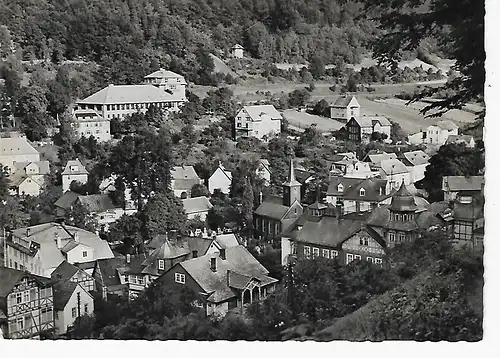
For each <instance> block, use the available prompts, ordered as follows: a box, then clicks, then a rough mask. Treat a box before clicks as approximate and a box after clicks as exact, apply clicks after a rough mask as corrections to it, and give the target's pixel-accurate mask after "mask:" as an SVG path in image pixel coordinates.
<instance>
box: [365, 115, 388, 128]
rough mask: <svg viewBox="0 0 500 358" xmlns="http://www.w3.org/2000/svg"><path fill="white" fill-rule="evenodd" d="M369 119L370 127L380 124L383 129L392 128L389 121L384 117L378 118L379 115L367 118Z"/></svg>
mask: <svg viewBox="0 0 500 358" xmlns="http://www.w3.org/2000/svg"><path fill="white" fill-rule="evenodd" d="M368 118H370V119H371V121H372V125H373V126H374V125H375V124H376V123H377V122H379V123H380V125H381V126H383V127H386V126H392V123H391V121H389V120H388V119H387V117H384V116H379V115H375V116H370V117H368Z"/></svg>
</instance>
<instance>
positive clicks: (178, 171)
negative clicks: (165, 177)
mask: <svg viewBox="0 0 500 358" xmlns="http://www.w3.org/2000/svg"><path fill="white" fill-rule="evenodd" d="M170 175H171V176H172V179H174V180H179V179H196V180H200V177H199V176H198V174H196V170H194V167H193V166H192V165H185V166H180V167H173V168H172V170H171V171H170Z"/></svg>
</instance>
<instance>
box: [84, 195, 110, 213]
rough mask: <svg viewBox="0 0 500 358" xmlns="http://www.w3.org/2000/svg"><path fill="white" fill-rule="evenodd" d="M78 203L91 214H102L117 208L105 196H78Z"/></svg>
mask: <svg viewBox="0 0 500 358" xmlns="http://www.w3.org/2000/svg"><path fill="white" fill-rule="evenodd" d="M78 201H79V202H80V203H82V204H83V205H84V206H86V207H87V209H88V210H89V211H90V212H91V213H102V212H104V211H107V210H113V209H116V208H117V206H116V205H115V204H114V203H113V201H112V200H111V198H110V197H109V196H108V195H106V194H92V195H80V196H78Z"/></svg>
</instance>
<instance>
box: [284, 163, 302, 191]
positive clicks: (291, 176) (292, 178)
mask: <svg viewBox="0 0 500 358" xmlns="http://www.w3.org/2000/svg"><path fill="white" fill-rule="evenodd" d="M283 185H286V186H299V185H301V184H300V183H299V182H298V181H297V179H295V169H294V168H293V159H290V167H289V170H288V180H287V181H286V182H284V183H283Z"/></svg>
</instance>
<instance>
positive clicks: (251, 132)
mask: <svg viewBox="0 0 500 358" xmlns="http://www.w3.org/2000/svg"><path fill="white" fill-rule="evenodd" d="M234 128H235V136H236V140H237V139H239V138H242V137H255V138H258V139H262V138H263V137H264V136H268V137H269V136H270V135H272V134H278V133H281V120H280V119H271V118H270V117H268V116H263V117H262V118H260V120H258V121H253V120H252V118H251V117H250V115H249V114H248V113H247V112H246V111H245V109H241V110H240V111H239V112H238V114H237V115H236V116H235V117H234Z"/></svg>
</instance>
